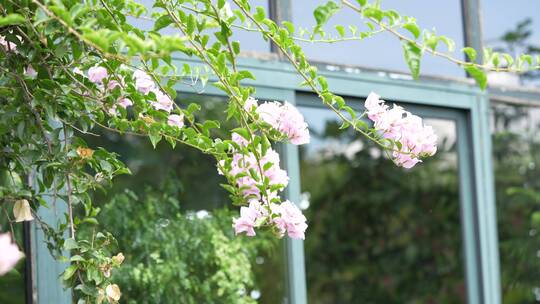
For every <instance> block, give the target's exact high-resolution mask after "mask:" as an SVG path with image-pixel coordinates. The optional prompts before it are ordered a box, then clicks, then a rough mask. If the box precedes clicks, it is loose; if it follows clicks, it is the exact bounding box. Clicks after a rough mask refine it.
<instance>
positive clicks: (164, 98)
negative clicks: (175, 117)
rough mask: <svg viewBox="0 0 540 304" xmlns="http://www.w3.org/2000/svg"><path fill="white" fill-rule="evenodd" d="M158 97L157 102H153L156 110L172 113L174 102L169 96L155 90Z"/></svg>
mask: <svg viewBox="0 0 540 304" xmlns="http://www.w3.org/2000/svg"><path fill="white" fill-rule="evenodd" d="M152 92H153V93H154V94H155V95H156V100H157V101H152V102H151V104H152V107H154V109H156V110H163V111H166V112H171V110H172V108H173V101H172V99H171V98H170V97H169V95H167V94H165V93H163V92H162V91H160V90H158V89H155V90H153V91H152Z"/></svg>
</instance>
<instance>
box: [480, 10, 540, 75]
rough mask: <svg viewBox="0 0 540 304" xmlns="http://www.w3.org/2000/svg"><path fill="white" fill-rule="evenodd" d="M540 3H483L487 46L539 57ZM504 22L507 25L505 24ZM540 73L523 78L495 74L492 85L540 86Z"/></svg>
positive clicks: (484, 34) (483, 20) (483, 27)
mask: <svg viewBox="0 0 540 304" xmlns="http://www.w3.org/2000/svg"><path fill="white" fill-rule="evenodd" d="M538 12H540V1H531V0H516V1H512V2H508V1H505V0H490V1H485V2H482V22H483V24H482V34H483V36H484V44H485V46H487V47H491V48H494V49H496V50H499V51H503V52H507V53H510V54H513V55H514V56H515V55H520V54H521V53H523V52H526V53H529V54H537V55H540V17H539V15H538ZM503 20H504V22H502V21H503ZM539 77H540V73H539V72H536V73H528V74H525V75H524V76H522V77H520V76H518V75H513V74H495V73H493V74H492V75H491V77H490V83H492V84H499V85H520V84H532V85H536V86H539V85H540V80H539Z"/></svg>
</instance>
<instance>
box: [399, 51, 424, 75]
mask: <svg viewBox="0 0 540 304" xmlns="http://www.w3.org/2000/svg"><path fill="white" fill-rule="evenodd" d="M402 46H403V56H404V58H405V62H406V63H407V66H409V70H410V71H411V75H412V76H413V78H414V79H417V78H418V75H420V61H421V59H422V50H421V49H420V48H418V47H417V46H416V44H414V43H411V42H404V43H403V45H402Z"/></svg>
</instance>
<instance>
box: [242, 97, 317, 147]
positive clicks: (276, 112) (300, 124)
mask: <svg viewBox="0 0 540 304" xmlns="http://www.w3.org/2000/svg"><path fill="white" fill-rule="evenodd" d="M244 108H245V109H246V110H248V111H252V110H255V112H256V113H257V115H258V116H259V118H260V119H261V120H262V121H264V122H265V123H267V124H269V125H270V126H272V128H273V129H275V130H277V131H279V132H281V133H282V134H283V135H285V136H287V138H288V140H289V142H291V143H292V144H294V145H303V144H307V143H309V129H308V125H307V123H306V122H305V120H304V116H302V114H301V113H300V111H298V109H297V108H296V107H295V106H293V105H292V104H290V103H288V102H285V103H283V104H281V103H279V102H277V101H273V102H264V103H262V104H261V105H258V104H257V101H256V100H255V99H253V98H250V99H248V100H247V101H246V104H245V105H244Z"/></svg>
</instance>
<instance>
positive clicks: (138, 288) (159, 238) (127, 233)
mask: <svg viewBox="0 0 540 304" xmlns="http://www.w3.org/2000/svg"><path fill="white" fill-rule="evenodd" d="M191 102H199V103H201V104H202V110H201V111H202V113H201V115H200V117H198V118H197V119H200V120H204V119H216V118H217V117H222V116H223V113H224V112H225V106H226V102H225V100H224V99H222V98H218V97H209V96H204V97H203V96H180V97H179V102H178V103H179V104H180V106H182V107H185V106H187V104H189V103H191ZM226 123H227V122H225V124H226ZM215 132H217V133H216V135H217V136H219V137H221V138H226V137H227V136H229V135H228V134H225V133H224V132H222V131H221V130H220V129H216V130H215ZM86 140H87V142H88V144H89V146H90V147H99V146H102V147H105V148H106V149H107V150H109V151H115V152H117V153H118V154H119V155H120V157H121V159H122V160H123V161H124V162H125V163H126V164H127V166H128V167H129V168H130V170H131V172H132V175H126V176H120V177H118V178H117V179H116V182H115V183H114V184H113V188H112V189H111V190H110V191H108V193H107V194H106V195H100V196H97V197H96V198H95V201H96V202H103V205H102V208H103V210H104V211H103V212H102V213H101V214H100V217H99V221H100V223H101V224H102V225H103V227H104V229H107V230H108V231H111V233H112V234H113V235H114V236H115V237H116V238H117V239H118V243H119V250H120V251H122V252H123V253H124V255H125V256H126V260H125V262H124V264H123V265H122V267H121V268H119V270H118V273H117V274H115V279H116V280H118V284H119V285H120V286H121V288H122V293H123V299H124V301H126V303H238V302H239V301H240V300H238V298H236V294H239V295H246V297H247V298H248V300H252V299H257V300H258V302H259V303H271V304H274V303H282V302H283V301H284V297H285V281H284V277H285V276H284V264H283V263H284V260H283V249H282V247H281V246H282V242H281V241H280V240H278V239H277V238H275V237H274V236H273V235H271V234H270V233H267V234H265V233H259V232H257V237H255V238H248V237H245V236H234V231H233V228H232V216H236V217H237V216H238V209H237V208H236V207H234V206H232V205H231V202H230V199H229V198H228V194H227V192H226V191H225V190H224V189H222V188H221V187H220V185H219V184H220V183H225V182H226V181H225V179H224V178H223V177H222V176H220V175H218V172H217V169H216V166H215V160H214V159H212V158H211V157H210V156H208V155H204V154H202V153H201V152H199V151H198V150H195V149H193V148H190V147H186V146H183V145H181V144H179V145H178V146H176V148H175V149H172V148H171V147H170V145H169V144H168V143H165V142H162V143H160V144H158V145H157V148H156V149H154V148H153V147H152V145H151V143H150V141H149V140H148V139H147V138H143V137H133V136H125V135H118V134H115V133H109V132H106V133H101V134H100V136H99V137H95V136H89V137H87V138H86ZM126 189H127V190H129V191H128V192H127V195H126V194H125V193H126ZM226 239H228V240H227V242H226V243H225V240H226ZM224 244H225V245H224ZM235 250H236V251H235ZM239 251H242V252H247V253H246V258H247V260H246V261H245V263H247V264H250V265H251V270H250V271H246V272H245V273H244V272H242V273H238V271H237V272H236V273H234V269H239V266H241V265H237V264H234V263H238V262H239V260H238V259H234V260H233V261H232V262H231V256H233V255H235V254H237V253H238V252H239ZM242 269H243V270H245V268H242ZM223 270H225V271H223ZM224 272H225V273H224ZM229 276H234V278H231V277H229ZM239 277H240V278H242V277H245V278H246V280H248V279H251V278H252V279H253V281H252V284H245V285H244V287H243V286H232V285H231V284H232V283H230V282H229V281H234V282H235V283H237V282H238V278H239ZM197 280H199V281H197ZM188 282H189V283H188ZM217 282H220V283H219V284H218V285H216V284H217ZM188 284H191V285H188ZM246 286H247V287H246ZM231 288H236V289H238V290H234V294H231ZM186 293H187V294H188V296H186V297H181V296H183V295H185V294H186ZM221 293H224V295H222V294H221ZM245 300H246V299H243V301H245ZM190 301H195V302H190ZM242 303H243V302H242Z"/></svg>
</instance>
